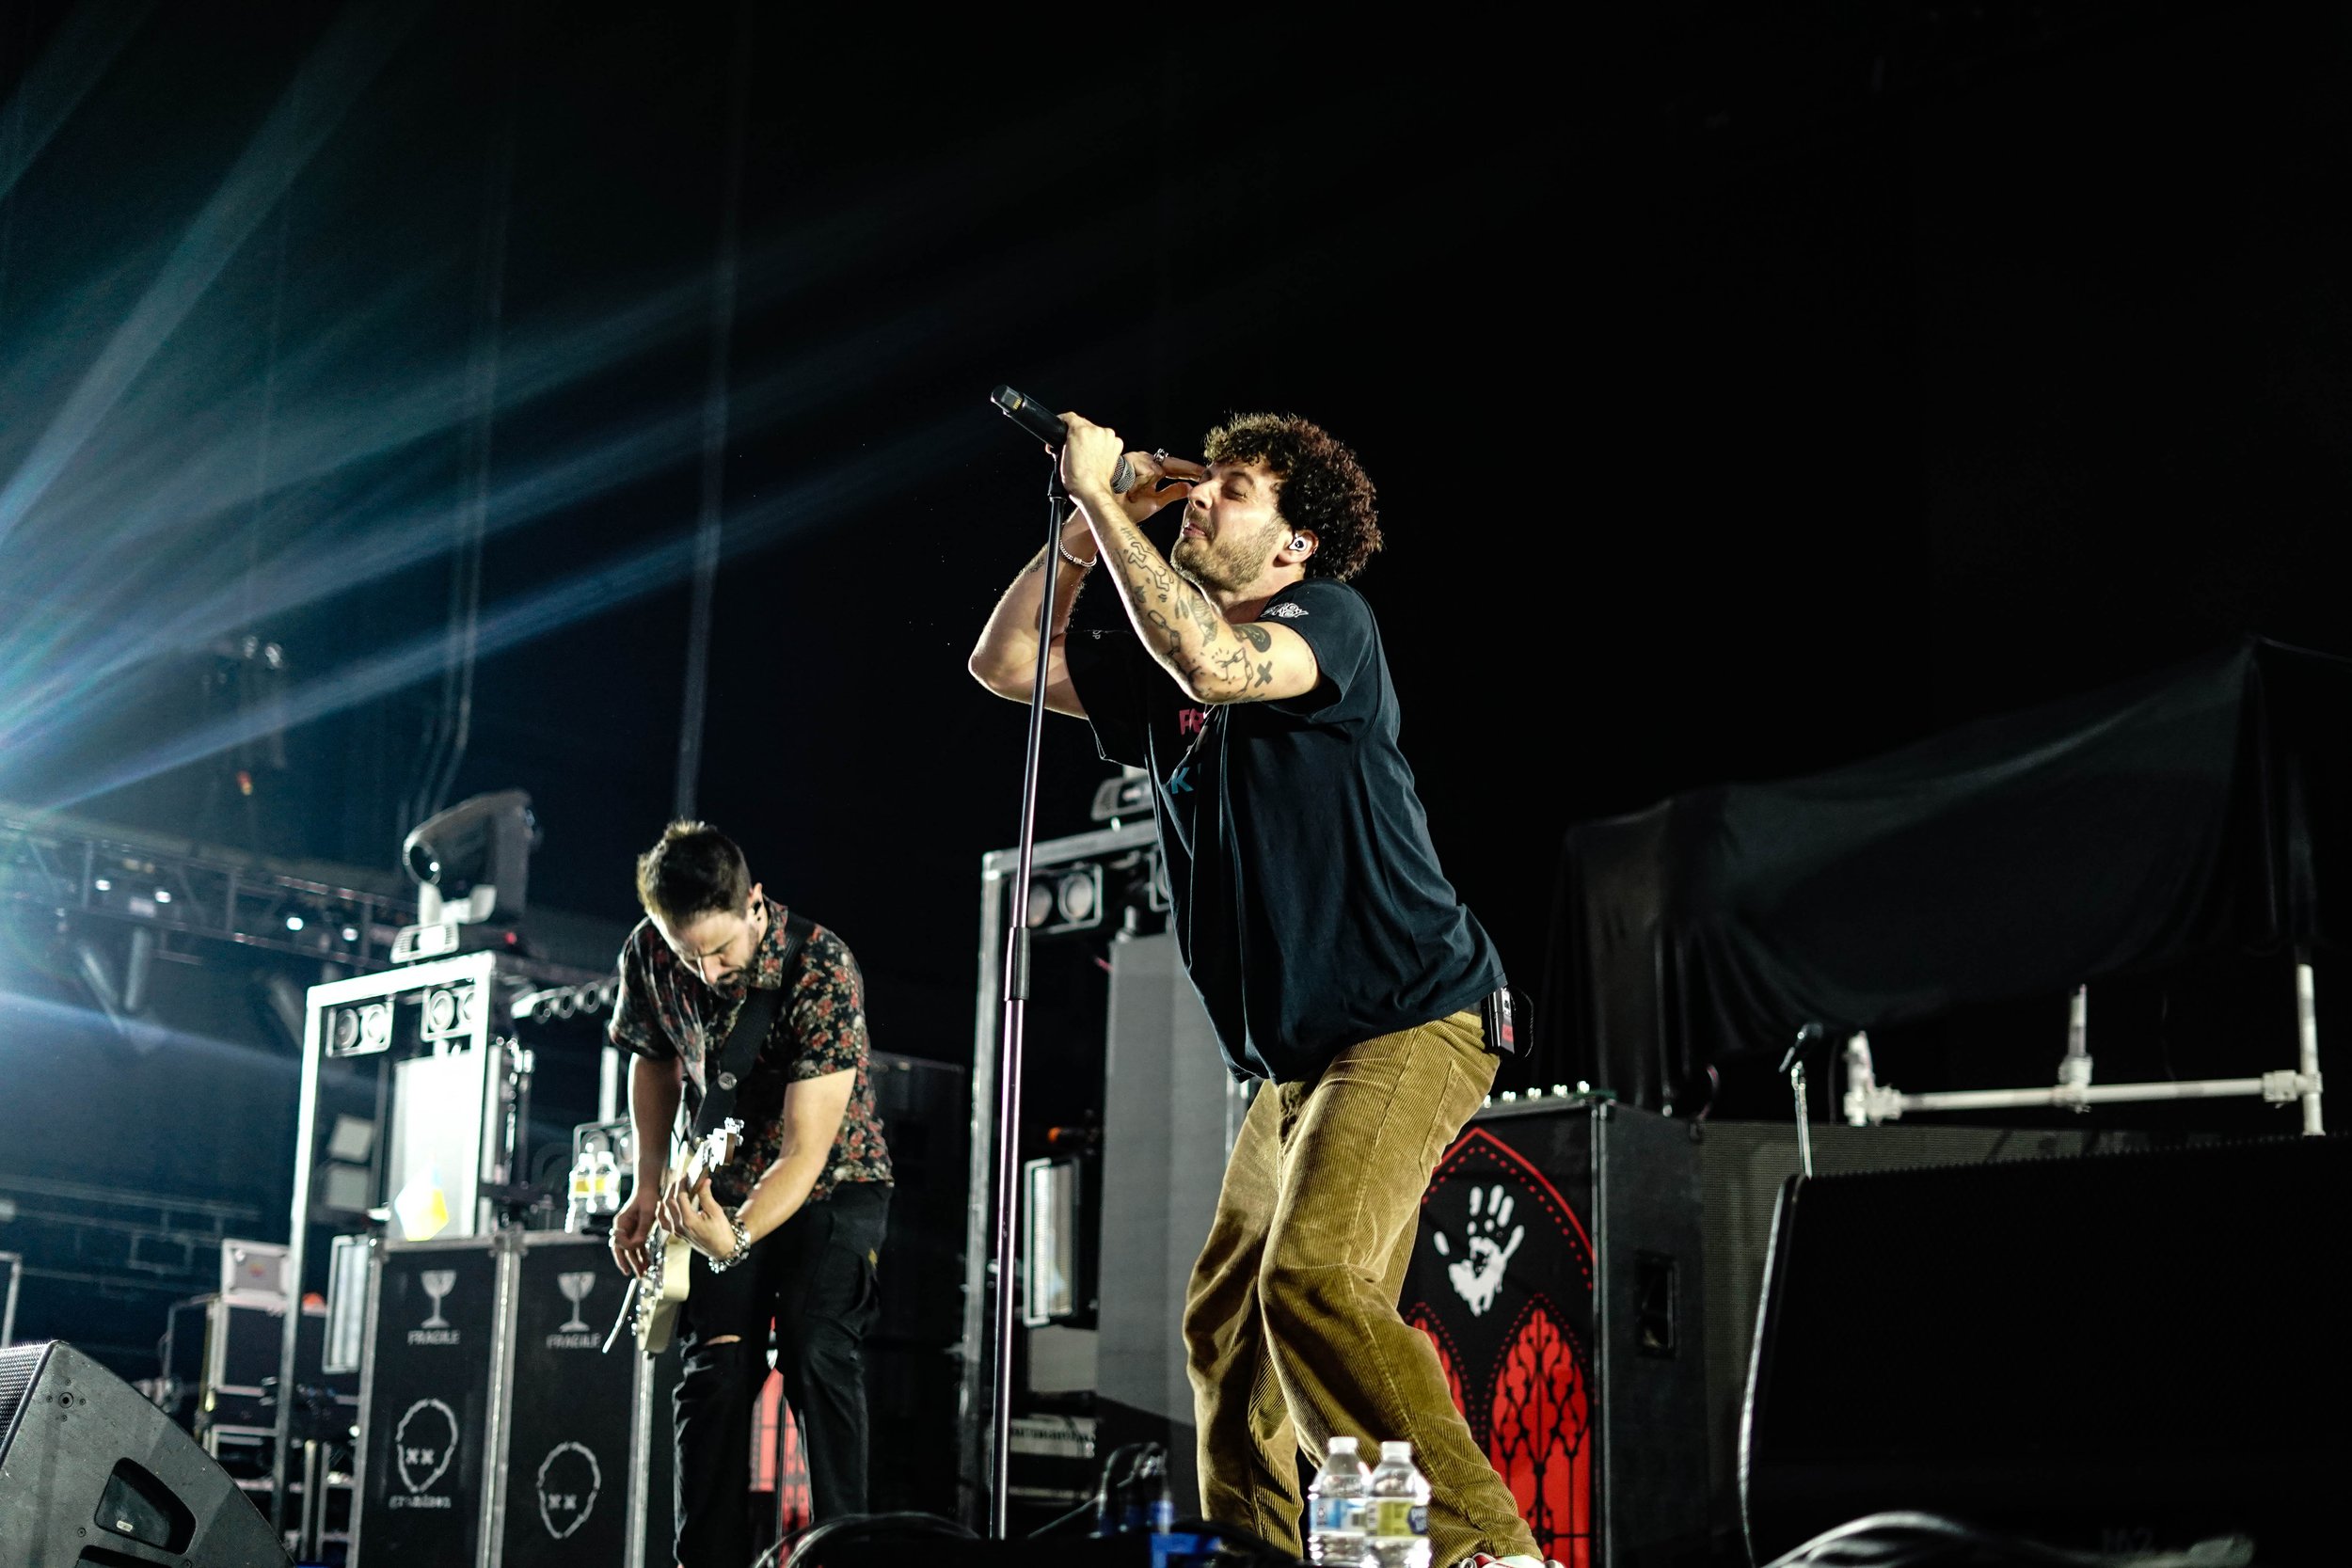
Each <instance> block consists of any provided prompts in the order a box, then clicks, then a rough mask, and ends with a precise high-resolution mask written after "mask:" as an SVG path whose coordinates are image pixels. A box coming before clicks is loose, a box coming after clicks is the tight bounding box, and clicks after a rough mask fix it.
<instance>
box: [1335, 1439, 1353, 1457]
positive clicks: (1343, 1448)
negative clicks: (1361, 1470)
mask: <svg viewBox="0 0 2352 1568" xmlns="http://www.w3.org/2000/svg"><path fill="white" fill-rule="evenodd" d="M1331 1451H1332V1452H1333V1453H1354V1452H1355V1451H1356V1439H1354V1438H1353V1437H1334V1438H1332V1439H1331Z"/></svg>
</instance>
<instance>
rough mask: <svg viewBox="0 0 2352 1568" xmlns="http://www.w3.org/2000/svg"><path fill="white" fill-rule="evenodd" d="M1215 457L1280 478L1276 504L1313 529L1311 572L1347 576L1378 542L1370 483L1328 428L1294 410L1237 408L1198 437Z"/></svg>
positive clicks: (1293, 521)
mask: <svg viewBox="0 0 2352 1568" xmlns="http://www.w3.org/2000/svg"><path fill="white" fill-rule="evenodd" d="M1200 450H1201V452H1202V455H1204V456H1205V457H1206V458H1207V459H1208V460H1209V461H1210V462H1212V463H1263V464H1264V465H1265V466H1266V467H1267V468H1268V469H1270V470H1272V472H1273V474H1274V477H1275V479H1276V481H1277V482H1278V483H1277V488H1276V490H1275V498H1274V499H1275V507H1276V509H1277V510H1278V511H1279V513H1280V514H1281V516H1282V520H1283V521H1284V522H1286V523H1288V524H1290V525H1291V526H1292V527H1293V528H1303V529H1309V530H1311V531H1313V533H1314V535H1315V539H1316V545H1315V553H1314V554H1312V555H1311V556H1309V557H1308V558H1307V575H1308V576H1309V577H1311V578H1337V579H1338V580H1339V581H1341V582H1345V581H1346V580H1347V579H1348V578H1352V577H1354V576H1355V575H1356V574H1357V573H1359V572H1360V571H1362V570H1363V569H1364V562H1367V561H1370V560H1371V559H1372V552H1373V551H1375V550H1376V549H1378V548H1379V547H1380V515H1379V513H1378V512H1377V511H1376V510H1375V507H1374V506H1373V488H1372V481H1371V480H1370V479H1369V478H1367V477H1365V474H1364V470H1363V467H1362V465H1360V464H1359V463H1358V462H1357V461H1356V454H1355V453H1354V452H1352V451H1348V450H1347V448H1345V447H1343V446H1342V445H1341V444H1340V443H1339V442H1338V441H1337V440H1335V439H1333V438H1332V436H1331V433H1330V432H1329V431H1327V430H1326V429H1324V428H1323V427H1322V426H1321V425H1319V424H1316V423H1314V422H1313V421H1312V420H1302V419H1300V418H1299V417H1298V416H1297V415H1295V414H1236V415H1234V416H1233V417H1232V418H1231V419H1229V420H1226V421H1225V422H1224V423H1223V424H1221V425H1218V426H1217V427H1216V429H1215V430H1212V431H1210V432H1209V434H1208V435H1207V436H1205V437H1203V438H1202V440H1201V443H1200Z"/></svg>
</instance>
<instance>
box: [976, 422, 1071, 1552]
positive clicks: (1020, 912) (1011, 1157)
mask: <svg viewBox="0 0 2352 1568" xmlns="http://www.w3.org/2000/svg"><path fill="white" fill-rule="evenodd" d="M1063 499H1064V498H1063V496H1062V488H1061V464H1060V460H1059V459H1058V458H1057V459H1056V461H1055V464H1054V468H1053V472H1052V475H1051V477H1049V478H1048V479H1047V480H1046V482H1045V560H1044V564H1043V566H1042V567H1041V570H1042V571H1043V573H1044V575H1045V582H1044V586H1043V592H1042V593H1041V594H1040V595H1039V598H1038V610H1037V673H1036V675H1035V677H1034V679H1033V680H1032V682H1031V684H1030V687H1029V740H1028V752H1027V755H1026V757H1025V760H1024V762H1023V764H1022V772H1021V852H1020V858H1019V862H1018V863H1017V864H1016V865H1015V867H1014V870H1013V874H1012V886H1011V888H1010V889H1009V890H1008V892H1007V897H1008V898H1009V901H1010V902H1009V913H1010V916H1011V922H1010V924H1011V932H1010V934H1009V936H1008V937H1007V938H1006V939H1005V997H1004V1001H1005V1013H1004V1026H1003V1028H1002V1030H1001V1031H1000V1033H999V1045H998V1050H997V1055H996V1211H995V1212H996V1236H995V1245H994V1248H993V1254H992V1256H993V1263H992V1268H993V1273H994V1276H995V1286H996V1296H995V1339H996V1344H995V1355H996V1358H995V1362H994V1366H993V1371H994V1380H993V1381H994V1391H995V1392H994V1402H993V1407H992V1408H991V1409H990V1411H989V1423H990V1430H989V1481H988V1532H989V1535H990V1537H991V1538H992V1539H994V1540H998V1541H1002V1540H1004V1539H1005V1538H1006V1531H1007V1512H1008V1509H1007V1504H1008V1497H1007V1492H1006V1486H1007V1478H1006V1474H1005V1470H1006V1459H1007V1456H1008V1455H1009V1453H1010V1452H1011V1450H1012V1274H1013V1260H1014V1259H1013V1254H1014V1241H1013V1237H1014V1234H1015V1231H1014V1228H1013V1227H1014V1225H1015V1223H1016V1222H1017V1220H1018V1219H1019V1217H1020V1207H1021V1051H1022V1045H1023V1038H1022V1037H1023V1031H1024V1029H1025V1025H1026V1022H1027V1010H1028V1001H1029V874H1030V870H1031V867H1032V866H1033V864H1034V863H1035V862H1036V859H1037V791H1038V773H1039V766H1040V758H1041V756H1042V755H1043V752H1044V746H1045V681H1046V673H1047V669H1048V664H1049V661H1050V660H1051V659H1052V657H1053V653H1054V590H1055V587H1056V586H1057V580H1056V579H1057V578H1058V577H1059V576H1060V568H1061V551H1060V549H1059V548H1057V546H1058V545H1059V544H1060V542H1061V514H1062V501H1063Z"/></svg>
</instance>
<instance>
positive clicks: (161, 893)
mask: <svg viewBox="0 0 2352 1568" xmlns="http://www.w3.org/2000/svg"><path fill="white" fill-rule="evenodd" d="M155 902H157V903H158V904H168V903H170V902H171V890H170V889H169V888H163V887H159V888H157V889H156V890H155Z"/></svg>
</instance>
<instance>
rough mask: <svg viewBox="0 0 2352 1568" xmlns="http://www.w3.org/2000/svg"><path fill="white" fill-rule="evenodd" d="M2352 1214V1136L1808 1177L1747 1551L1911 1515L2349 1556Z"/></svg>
mask: <svg viewBox="0 0 2352 1568" xmlns="http://www.w3.org/2000/svg"><path fill="white" fill-rule="evenodd" d="M2348 1208H2352V1148H2347V1146H2346V1144H2345V1142H2344V1140H2343V1139H2340V1138H2303V1137H2289V1138H2277V1139H2264V1140H2259V1141H2251V1142H2242V1143H2229V1144H2207V1145H2198V1146H2189V1147H2183V1148H2169V1149H2162V1150H2154V1149H2152V1150H2144V1151H2138V1152H2133V1153H2122V1154H2094V1155H2086V1156H2082V1157H2078V1158H2073V1159H2052V1160H2038V1161H2024V1162H2017V1163H2013V1164H1985V1165H1975V1166H1955V1167H1949V1168H1942V1169H1921V1170H1903V1171H1881V1172H1875V1173H1871V1174H1868V1175H1855V1176H1840V1177H1827V1176H1824V1177H1817V1178H1814V1179H1812V1180H1804V1179H1802V1178H1798V1179H1792V1180H1790V1181H1789V1183H1788V1186H1787V1187H1786V1189H1785V1190H1784V1192H1783V1195H1782V1197H1781V1200H1780V1209H1779V1213H1778V1216H1777V1219H1776V1222H1775V1226H1774V1232H1773V1237H1772V1252H1771V1257H1770V1261H1769V1264H1768V1270H1767V1275H1766V1280H1765V1293H1764V1305H1763V1310H1762V1312H1761V1314H1760V1315H1759V1317H1758V1319H1757V1323H1756V1358H1755V1365H1754V1369H1753V1370H1752V1372H1751V1374H1750V1379H1749V1392H1748V1401H1747V1411H1746V1420H1745V1426H1744V1432H1743V1441H1742V1448H1741V1462H1742V1487H1741V1493H1742V1500H1743V1504H1744V1508H1745V1517H1746V1527H1747V1532H1748V1544H1749V1549H1750V1551H1751V1552H1752V1553H1753V1555H1754V1557H1755V1559H1756V1560H1757V1561H1759V1562H1762V1561H1768V1560H1772V1558H1774V1557H1776V1556H1778V1555H1779V1554H1781V1553H1782V1552H1785V1551H1787V1550H1788V1548H1790V1547H1792V1546H1794V1545H1797V1544H1800V1543H1802V1542H1804V1541H1806V1540H1808V1539H1810V1538H1812V1537H1813V1536H1815V1535H1817V1534H1819V1533H1820V1531H1822V1530H1825V1529H1828V1528H1833V1527H1835V1526H1837V1525H1839V1524H1842V1523H1845V1522H1847V1521H1849V1520H1851V1519H1854V1518H1857V1517H1859V1516H1861V1515H1864V1514H1868V1513H1878V1512H1881V1511H1884V1510H1892V1509H1904V1510H1922V1511H1925V1512H1928V1513H1942V1514H1947V1515H1953V1516H1957V1517H1960V1518H1963V1519H1965V1520H1968V1521H1970V1522H1972V1523H1974V1524H1977V1525H1979V1526H1982V1527H1985V1528H1991V1529H1995V1530H1998V1531H2000V1532H2002V1533H2004V1534H2008V1535H2012V1536H2024V1537H2027V1538H2030V1539H2033V1540H2037V1541H2042V1542H2045V1543H2049V1544H2056V1545H2059V1546H2063V1547H2073V1548H2083V1549H2090V1550H2104V1551H2109V1552H2113V1551H2129V1550H2137V1551H2146V1550H2151V1549H2154V1550H2164V1549H2178V1548H2179V1547H2183V1546H2185V1545H2188V1544H2192V1543H2194V1542H2197V1541H2200V1540H2205V1539H2210V1538H2213V1537H2215V1536H2219V1535H2224V1534H2231V1533H2240V1534H2246V1535H2250V1536H2251V1537H2252V1538H2253V1541H2254V1549H2255V1555H2256V1560H2258V1561H2261V1562H2263V1563H2265V1564H2269V1563H2278V1564H2296V1563H2304V1562H2317V1561H2342V1560H2343V1557H2344V1546H2343V1542H2342V1534H2343V1525H2342V1507H2341V1500H2340V1496H2339V1492H2338V1488H2339V1487H2340V1485H2341V1483H2342V1478H2343V1477H2344V1474H2345V1471H2346V1468H2347V1466H2352V1435H2347V1431H2346V1428H2345V1427H2344V1421H2343V1413H2344V1410H2346V1409H2347V1408H2352V1347H2348V1346H2347V1341H2346V1338H2345V1336H2344V1323H2343V1317H2342V1307H2341V1304H2340V1301H2339V1299H2338V1297H2337V1295H2336V1292H2335V1291H2334V1288H2333V1280H2334V1277H2335V1276H2334V1270H2333V1268H2332V1266H2331V1264H2330V1262H2329V1259H2330V1258H2331V1256H2332V1251H2333V1240H2332V1231H2333V1225H2334V1222H2335V1219H2336V1217H2337V1216H2339V1215H2341V1214H2343V1213H2344V1212H2347V1209H2348Z"/></svg>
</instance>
